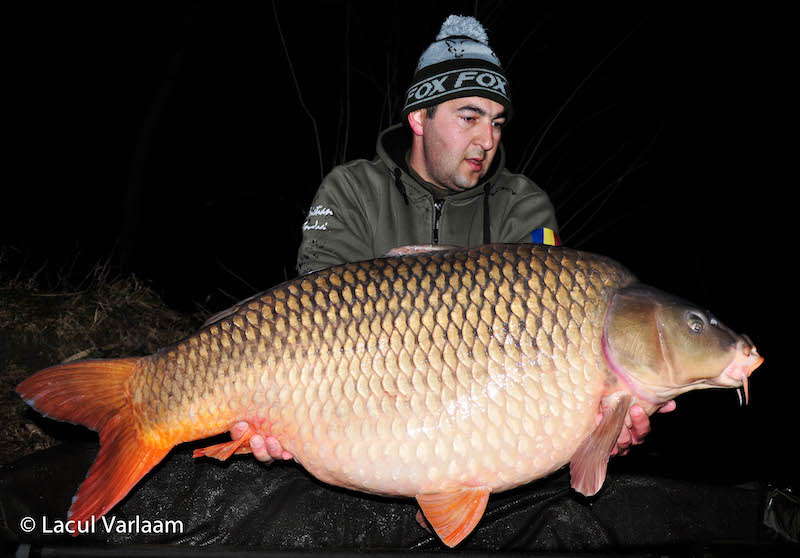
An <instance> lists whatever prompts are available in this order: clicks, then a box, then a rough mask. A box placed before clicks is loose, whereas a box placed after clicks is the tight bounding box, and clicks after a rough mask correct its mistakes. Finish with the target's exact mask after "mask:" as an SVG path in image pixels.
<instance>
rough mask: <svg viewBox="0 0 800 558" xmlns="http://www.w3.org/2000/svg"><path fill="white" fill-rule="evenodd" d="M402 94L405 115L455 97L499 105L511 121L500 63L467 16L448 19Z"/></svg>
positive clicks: (480, 28)
mask: <svg viewBox="0 0 800 558" xmlns="http://www.w3.org/2000/svg"><path fill="white" fill-rule="evenodd" d="M411 83H412V85H411V87H409V88H408V91H407V93H406V101H405V104H404V106H403V121H404V122H405V123H407V122H406V121H407V116H408V114H409V113H411V112H413V111H415V110H419V109H423V108H427V107H431V106H434V105H438V104H439V103H443V102H445V101H449V100H450V99H457V98H459V97H485V98H487V99H491V100H493V101H496V102H498V103H500V104H502V105H503V106H504V107H505V109H506V118H507V120H509V119H510V118H511V95H510V88H509V84H508V79H506V77H505V74H504V72H503V68H502V66H501V65H500V59H499V58H498V57H497V55H496V54H495V53H494V51H492V49H491V48H490V47H489V37H488V35H487V33H486V30H485V29H484V28H483V25H481V24H480V22H479V21H478V20H477V19H475V18H474V17H470V16H460V15H451V16H448V17H447V19H445V20H444V23H443V24H442V27H441V29H440V30H439V34H438V35H436V40H435V41H434V42H433V43H431V44H430V45H429V46H428V48H426V49H425V52H423V53H422V55H421V56H420V57H419V61H418V62H417V69H416V71H415V72H414V77H413V79H412V81H411Z"/></svg>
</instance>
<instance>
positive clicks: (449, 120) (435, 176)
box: [415, 97, 506, 192]
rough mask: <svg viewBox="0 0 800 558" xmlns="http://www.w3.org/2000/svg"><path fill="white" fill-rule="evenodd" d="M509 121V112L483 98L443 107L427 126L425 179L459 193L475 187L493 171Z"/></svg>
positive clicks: (426, 120)
mask: <svg viewBox="0 0 800 558" xmlns="http://www.w3.org/2000/svg"><path fill="white" fill-rule="evenodd" d="M505 121H506V115H505V108H503V105H501V104H500V103H497V102H495V101H491V100H489V99H485V98H483V97H465V98H460V99H452V100H450V101H445V102H444V103H442V104H440V105H439V106H438V108H437V109H436V113H435V114H434V115H433V117H427V116H426V117H425V118H424V119H423V122H422V126H423V135H422V140H423V154H424V157H423V161H422V165H421V166H423V167H424V168H422V169H419V168H418V169H415V170H416V171H417V172H418V173H419V174H420V176H422V178H424V179H425V180H427V181H428V182H432V183H433V184H436V185H437V186H439V187H442V188H446V189H450V190H455V191H457V192H460V191H463V190H466V189H469V188H472V187H474V186H475V185H476V184H477V183H478V181H479V180H480V179H481V177H483V176H484V175H485V174H486V172H487V171H488V170H489V166H490V165H491V164H492V160H493V159H494V156H495V154H496V153H497V149H498V147H499V145H500V135H501V129H502V126H503V124H504V123H505Z"/></svg>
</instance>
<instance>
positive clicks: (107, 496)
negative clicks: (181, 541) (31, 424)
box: [17, 358, 173, 534]
mask: <svg viewBox="0 0 800 558" xmlns="http://www.w3.org/2000/svg"><path fill="white" fill-rule="evenodd" d="M139 360H140V359H139V358H124V359H110V360H87V361H82V362H72V363H69V364H62V365H57V366H52V367H50V368H47V369H45V370H42V371H41V372H37V373H36V374H34V375H33V376H31V377H30V378H28V379H26V380H24V381H23V382H22V383H21V384H19V386H17V393H19V395H20V396H21V397H22V398H23V399H24V400H25V402H26V403H28V404H29V405H30V406H31V407H33V408H34V409H35V410H37V411H39V412H40V413H42V414H43V415H45V416H47V417H49V418H53V419H56V420H62V421H67V422H72V423H75V424H82V425H84V426H87V427H89V428H91V429H92V430H96V431H98V432H99V433H100V451H99V453H98V454H97V457H96V458H95V461H94V463H93V464H92V466H91V468H90V469H89V472H88V474H87V475H86V479H85V480H84V481H83V483H81V485H80V487H79V488H78V492H77V493H76V494H75V497H74V498H73V499H72V506H71V507H70V510H69V518H70V519H74V520H77V521H85V520H89V519H90V518H91V517H92V516H94V517H95V518H99V517H100V516H102V515H103V514H105V513H106V512H107V511H108V510H110V509H111V508H112V507H113V506H114V505H115V504H117V502H119V501H120V500H122V499H123V498H124V497H125V496H126V495H127V494H128V492H130V490H131V489H132V488H133V487H134V485H136V483H137V482H139V480H140V479H141V478H142V477H143V476H144V475H146V474H147V472H148V471H150V469H152V468H153V467H154V466H155V465H156V464H158V462H159V461H161V460H162V459H163V458H164V457H165V456H166V455H167V453H169V451H170V449H172V447H173V446H172V445H169V444H166V445H165V443H164V442H161V441H158V440H156V439H147V438H145V437H144V436H142V433H141V428H140V427H139V425H138V424H137V421H136V417H135V414H134V409H133V406H132V404H131V397H130V393H129V391H128V379H129V378H130V377H131V376H132V375H133V374H134V373H135V372H136V368H137V363H138V362H139ZM76 534H77V533H76Z"/></svg>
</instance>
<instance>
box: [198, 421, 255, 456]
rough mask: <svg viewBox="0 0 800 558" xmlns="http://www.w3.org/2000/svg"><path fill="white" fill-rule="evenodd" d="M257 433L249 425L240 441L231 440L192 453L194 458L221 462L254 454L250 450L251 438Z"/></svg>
mask: <svg viewBox="0 0 800 558" xmlns="http://www.w3.org/2000/svg"><path fill="white" fill-rule="evenodd" d="M255 433H256V431H255V430H253V427H252V426H250V425H249V424H248V425H247V430H245V431H244V434H242V437H241V438H239V439H238V440H231V441H230V442H223V443H221V444H214V445H213V446H208V447H205V448H200V449H196V450H194V453H192V457H194V458H198V457H213V458H214V459H219V460H220V461H226V460H227V459H228V458H229V457H230V456H232V455H234V454H237V455H240V454H243V453H253V450H252V449H250V438H252V437H253V435H254V434H255Z"/></svg>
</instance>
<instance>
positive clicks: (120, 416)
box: [17, 244, 763, 546]
mask: <svg viewBox="0 0 800 558" xmlns="http://www.w3.org/2000/svg"><path fill="white" fill-rule="evenodd" d="M395 254H397V255H395ZM762 361H763V358H762V357H761V356H760V355H759V354H758V352H757V351H756V349H755V347H754V346H753V344H752V343H751V342H750V340H749V339H748V338H747V337H745V336H740V335H737V334H735V333H733V332H732V331H731V330H729V329H727V328H726V327H724V326H723V325H722V324H721V323H720V322H719V321H717V320H716V318H714V317H713V316H711V315H710V314H709V313H707V312H705V311H704V310H702V309H700V308H698V307H696V306H694V305H692V304H690V303H687V302H685V301H682V300H680V299H678V298H676V297H673V296H671V295H668V294H665V293H663V292H660V291H657V290H655V289H653V288H650V287H647V286H644V285H641V284H640V283H638V282H637V281H636V280H635V278H634V276H633V275H632V274H631V273H630V272H629V271H628V270H626V269H625V268H624V267H622V266H621V265H619V264H618V263H616V262H614V261H613V260H611V259H608V258H606V257H603V256H598V255H594V254H590V253H586V252H580V251H576V250H572V249H568V248H563V247H553V246H542V245H532V244H519V245H487V246H482V247H478V248H474V249H469V250H467V249H437V250H432V251H427V252H425V251H422V252H419V251H409V252H406V251H400V252H396V253H392V254H391V255H390V256H389V257H385V258H379V259H375V260H371V261H365V262H359V263H351V264H345V265H340V266H336V267H332V268H329V269H326V270H321V271H318V272H315V273H311V274H308V275H305V276H301V277H298V278H296V279H294V280H292V281H288V282H286V283H283V284H281V285H279V286H277V287H275V288H273V289H270V290H268V291H265V292H264V293H261V294H259V295H256V296H254V297H252V298H250V299H248V300H246V301H244V302H243V303H241V304H240V305H238V306H237V307H235V308H233V309H232V310H231V311H229V312H226V313H223V314H221V315H220V317H219V319H217V320H216V321H214V322H213V323H211V324H209V325H207V326H205V327H204V328H203V329H201V330H200V331H199V332H197V333H195V334H194V335H192V336H190V337H188V338H186V339H184V340H182V341H180V342H178V343H176V344H174V345H171V346H168V347H165V348H163V349H161V350H159V351H158V352H156V353H154V354H152V355H150V356H146V357H140V358H125V359H112V360H94V361H84V362H73V363H69V364H64V365H58V366H54V367H51V368H48V369H45V370H43V371H41V372H39V373H37V374H35V375H33V376H31V377H30V378H28V379H26V380H25V381H23V382H22V383H21V384H20V385H19V386H18V388H17V391H18V393H19V394H20V395H21V396H22V397H23V398H24V399H25V401H26V402H28V403H29V404H30V405H31V406H32V407H33V408H34V409H36V410H37V411H39V412H40V413H42V414H44V415H46V416H49V417H51V418H54V419H58V420H66V421H70V422H74V423H79V424H83V425H85V426H87V427H89V428H92V429H94V430H96V431H98V432H99V435H100V444H101V447H100V452H99V454H98V456H97V458H96V460H95V462H94V463H93V465H92V466H91V468H90V470H89V473H88V475H87V478H86V480H85V481H84V482H83V484H82V485H81V486H80V488H79V489H78V492H77V494H76V496H75V498H74V499H73V504H72V507H71V508H70V518H71V519H75V520H77V521H82V520H86V519H88V518H89V517H91V516H95V517H100V516H102V515H103V514H105V513H106V512H107V511H109V510H110V509H111V508H112V507H113V506H114V505H115V504H116V503H117V502H119V501H120V500H121V499H122V498H123V497H124V496H125V495H126V494H127V493H128V492H129V491H130V490H131V488H132V487H133V486H134V485H135V484H136V483H137V482H138V481H139V480H140V479H141V478H142V477H143V476H144V475H145V474H147V472H148V471H149V470H150V469H152V467H153V466H155V465H156V464H157V463H158V462H159V461H161V460H162V459H163V458H164V457H165V456H166V455H167V453H168V452H169V451H170V450H171V449H172V448H173V447H175V446H176V445H178V444H180V443H182V442H188V441H191V440H197V439H202V438H207V437H210V436H214V435H217V434H220V433H223V432H226V431H229V430H230V429H231V427H232V426H233V425H234V424H236V423H237V422H239V421H246V422H247V423H248V424H249V425H250V428H249V430H248V432H247V433H246V435H245V436H243V437H242V438H241V439H240V440H237V441H231V442H227V443H222V444H217V445H214V446H210V447H208V448H204V449H203V450H197V451H196V452H195V456H199V455H207V456H210V457H216V458H218V459H227V458H228V457H230V456H231V455H233V454H234V453H246V452H248V451H250V450H249V443H248V440H249V437H250V436H251V435H253V434H255V433H258V434H261V435H269V436H275V437H276V438H278V439H279V440H280V442H281V444H282V445H283V447H284V448H285V449H286V450H287V451H288V452H290V453H291V454H292V455H293V456H294V459H295V460H296V461H298V462H299V463H300V464H301V465H302V466H303V467H305V468H306V469H307V470H308V471H309V472H310V473H311V474H312V475H314V476H315V477H317V478H318V479H320V480H322V481H324V482H326V483H329V484H332V485H336V486H341V487H345V488H349V489H353V490H359V491H364V492H370V493H375V494H383V495H390V496H402V497H415V498H416V499H417V501H418V502H419V504H420V507H421V508H422V511H423V513H424V514H425V516H426V517H427V519H428V521H429V522H430V524H431V526H432V527H433V528H434V529H435V530H436V532H437V534H438V535H439V536H440V538H441V539H442V540H443V541H444V542H445V543H446V544H448V545H450V546H454V545H455V544H458V542H460V541H461V540H462V539H463V538H464V537H465V536H467V535H468V534H469V533H470V532H471V531H472V529H473V528H474V527H475V525H476V524H477V523H478V521H479V520H480V518H481V516H482V514H483V511H484V508H485V506H486V502H487V500H488V497H489V494H490V493H492V492H500V491H503V490H508V489H510V488H513V487H515V486H519V485H521V484H525V483H528V482H530V481H532V480H534V479H537V478H540V477H543V476H545V475H547V474H549V473H552V472H553V471H556V470H557V469H559V468H561V467H563V466H564V465H566V464H567V463H569V464H570V471H571V477H572V486H573V487H574V488H575V489H576V490H578V491H579V492H581V493H583V494H586V495H592V494H595V493H596V492H597V491H598V490H599V489H600V488H601V486H602V484H603V481H604V479H605V475H606V465H607V461H608V457H609V454H610V452H611V451H612V448H613V447H614V445H615V443H616V440H617V438H618V436H619V433H620V430H621V428H622V426H623V423H624V420H625V417H626V415H627V412H628V410H629V408H630V406H631V405H633V404H634V403H636V404H639V405H641V406H642V407H643V408H644V409H645V410H646V411H647V412H648V413H653V412H655V411H656V410H657V409H658V408H660V406H661V405H663V404H664V403H665V402H667V401H669V400H671V399H673V398H674V397H675V396H677V395H679V394H681V393H683V392H686V391H689V390H692V389H698V388H708V387H734V388H742V389H743V390H744V393H745V395H746V396H747V397H749V392H748V391H747V385H748V383H747V382H748V376H749V375H750V374H751V373H752V371H753V370H755V368H757V367H758V366H759V365H760V364H761V362H762Z"/></svg>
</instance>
